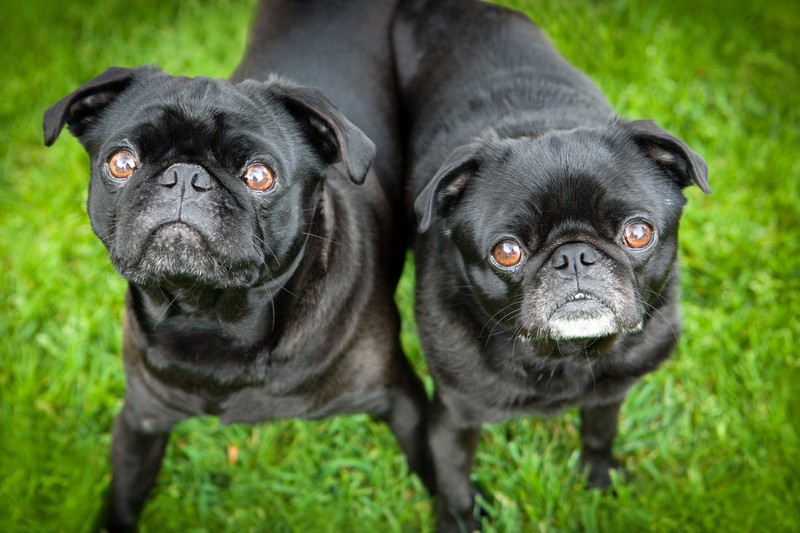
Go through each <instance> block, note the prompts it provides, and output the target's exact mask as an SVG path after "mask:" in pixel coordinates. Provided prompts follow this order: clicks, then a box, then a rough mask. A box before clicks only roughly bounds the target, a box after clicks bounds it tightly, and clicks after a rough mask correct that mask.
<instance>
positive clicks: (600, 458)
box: [581, 454, 621, 490]
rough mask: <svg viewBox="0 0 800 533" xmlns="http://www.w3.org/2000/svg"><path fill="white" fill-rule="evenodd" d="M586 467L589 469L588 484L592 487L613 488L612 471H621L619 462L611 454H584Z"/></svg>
mask: <svg viewBox="0 0 800 533" xmlns="http://www.w3.org/2000/svg"><path fill="white" fill-rule="evenodd" d="M581 463H582V464H583V467H584V469H586V468H588V469H589V477H588V479H587V485H588V486H589V487H591V488H595V489H601V490H608V489H609V488H611V471H612V470H613V471H615V472H621V469H620V465H619V462H617V460H616V459H614V458H613V457H611V456H610V455H593V454H584V455H583V457H582V458H581Z"/></svg>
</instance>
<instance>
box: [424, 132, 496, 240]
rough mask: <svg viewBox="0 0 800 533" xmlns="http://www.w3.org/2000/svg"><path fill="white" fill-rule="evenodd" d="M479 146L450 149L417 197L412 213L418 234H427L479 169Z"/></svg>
mask: <svg viewBox="0 0 800 533" xmlns="http://www.w3.org/2000/svg"><path fill="white" fill-rule="evenodd" d="M480 146H481V145H480V144H479V143H477V142H476V143H472V144H465V145H462V146H459V147H458V148H456V149H455V150H453V151H452V152H451V153H450V155H449V156H448V157H447V159H446V160H445V162H444V163H443V164H442V166H441V167H439V171H438V172H436V175H434V176H433V178H432V179H431V181H429V182H428V184H427V185H426V186H425V188H424V189H422V191H421V192H420V193H419V194H418V195H417V199H416V200H415V201H414V211H416V213H417V220H418V221H419V232H420V233H424V232H425V231H427V230H428V228H430V226H431V224H432V222H433V218H434V217H435V216H441V215H443V214H445V213H447V211H448V210H450V209H451V208H452V207H453V204H454V203H455V202H456V201H458V199H459V198H460V197H461V195H462V194H463V192H464V190H465V189H466V188H467V185H468V183H469V180H470V177H471V175H472V173H473V172H475V171H476V170H478V168H479V167H480V155H479V151H480Z"/></svg>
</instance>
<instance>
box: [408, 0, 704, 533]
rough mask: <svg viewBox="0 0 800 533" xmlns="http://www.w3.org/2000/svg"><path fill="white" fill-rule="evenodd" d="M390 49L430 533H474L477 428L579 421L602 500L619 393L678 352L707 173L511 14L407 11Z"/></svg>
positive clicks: (418, 1)
mask: <svg viewBox="0 0 800 533" xmlns="http://www.w3.org/2000/svg"><path fill="white" fill-rule="evenodd" d="M393 42H394V51H395V56H396V58H395V59H396V62H397V67H398V76H399V84H400V93H401V99H402V101H403V105H404V106H405V109H406V112H407V114H408V119H409V121H410V124H409V138H410V143H409V159H408V163H409V168H410V178H409V180H410V183H409V187H408V198H407V202H408V204H409V210H410V207H411V204H413V208H414V210H415V211H416V215H417V217H418V220H419V230H420V232H421V234H420V235H418V236H417V238H416V241H415V243H414V254H415V261H416V279H417V287H416V318H417V326H418V329H419V335H420V340H421V343H422V347H423V351H424V353H425V356H426V358H427V360H428V364H429V367H430V371H431V373H432V375H433V377H434V379H435V382H436V395H435V399H434V405H433V407H432V413H431V415H430V419H431V426H430V444H431V448H432V452H433V457H434V464H435V470H436V477H437V487H438V496H439V501H438V504H437V510H438V513H439V518H438V525H439V531H458V530H459V529H460V528H466V529H467V530H472V529H477V528H478V527H479V521H478V519H477V518H476V517H475V516H474V515H473V503H474V502H473V500H474V497H473V490H472V487H471V486H470V481H469V476H470V469H471V466H472V462H473V456H474V454H475V448H476V446H477V443H478V436H479V431H480V428H481V424H483V423H487V422H499V421H502V420H505V419H508V418H510V417H515V416H519V415H525V414H529V413H531V412H534V411H538V412H545V413H551V412H555V411H557V410H559V409H561V408H564V407H567V406H572V405H577V406H579V407H580V416H581V424H582V425H581V440H582V444H583V461H584V464H586V465H587V466H588V469H589V481H590V483H591V484H593V485H597V486H601V487H604V486H608V485H609V484H610V476H609V469H612V468H614V467H616V466H617V463H616V462H615V460H614V458H613V457H612V441H613V439H614V436H615V434H616V431H617V417H618V414H619V409H620V405H621V404H622V402H623V400H624V398H625V395H626V391H627V390H628V389H629V388H630V387H631V386H632V385H633V384H634V383H635V382H636V381H637V380H638V379H639V378H641V377H642V376H643V375H645V374H647V373H648V372H651V371H652V370H654V369H655V368H656V367H657V366H658V365H659V363H661V362H662V361H663V360H664V359H665V358H667V357H668V356H669V355H670V352H672V350H673V348H674V347H675V345H676V342H677V337H678V331H679V329H680V325H679V321H678V289H679V277H678V276H679V272H678V264H677V261H676V256H677V251H678V220H679V218H680V216H681V211H682V208H683V206H684V204H685V202H686V198H685V197H684V195H683V193H682V189H683V188H684V187H687V186H689V185H692V184H695V185H698V186H699V187H700V188H701V189H702V190H703V191H704V192H706V193H709V192H710V189H709V185H708V178H707V171H708V170H707V166H706V164H705V162H704V161H703V160H702V159H701V158H700V157H699V156H698V155H697V154H696V153H694V152H693V151H692V150H691V149H689V147H688V146H687V145H686V144H684V143H683V142H682V141H681V140H679V139H678V138H676V137H674V136H672V135H670V134H669V133H667V132H666V131H664V130H662V129H661V128H660V127H658V126H657V125H656V124H654V123H653V122H651V121H633V122H627V121H624V120H621V119H619V118H617V117H616V116H615V115H614V113H613V111H612V109H611V107H610V106H609V104H608V103H607V101H606V99H605V97H604V96H603V95H602V94H601V93H600V91H599V90H598V89H597V88H596V87H595V86H594V85H593V84H592V82H591V81H590V80H589V79H588V78H587V77H586V76H585V75H584V74H582V73H581V72H579V71H577V70H576V69H574V68H573V67H571V66H570V65H569V64H568V63H567V62H566V61H565V60H564V59H563V58H562V57H561V56H560V55H559V54H558V53H557V52H556V50H555V49H554V48H553V47H552V46H551V44H550V43H549V41H548V40H547V39H546V37H545V36H544V35H543V33H542V32H541V30H540V29H539V28H538V27H536V26H535V25H534V24H532V23H531V22H530V21H529V20H528V19H527V18H526V17H525V16H523V15H521V14H519V13H516V12H513V11H510V10H508V9H504V8H501V7H497V6H491V5H488V4H484V3H481V2H477V1H463V0H459V1H453V0H441V1H425V0H407V1H403V2H401V7H400V9H399V12H398V16H397V18H396V21H395V24H394V29H393ZM412 216H413V213H412Z"/></svg>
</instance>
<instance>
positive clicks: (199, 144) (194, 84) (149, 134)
mask: <svg viewBox="0 0 800 533" xmlns="http://www.w3.org/2000/svg"><path fill="white" fill-rule="evenodd" d="M274 107H275V106H272V107H271V106H269V105H268V104H267V103H266V102H265V101H263V100H261V101H259V100H258V99H257V98H255V97H254V96H253V95H251V94H248V93H245V92H244V91H242V90H241V89H240V88H239V87H237V86H236V85H233V84H232V83H230V82H228V81H225V80H217V79H209V78H182V77H165V78H161V79H155V80H144V81H141V82H137V85H135V86H133V87H131V89H130V90H128V91H126V92H125V94H124V95H123V98H120V99H119V100H118V101H116V102H114V107H113V109H112V110H111V111H110V113H109V116H108V117H107V119H106V120H107V127H108V129H107V131H114V130H115V129H117V128H118V130H117V131H115V132H114V133H116V135H117V136H121V137H124V138H125V139H127V140H129V141H130V142H132V143H134V144H135V145H136V146H137V147H140V148H141V149H142V151H143V152H145V153H144V154H143V156H145V157H146V156H148V155H149V156H150V157H154V158H155V157H166V155H167V153H169V155H170V156H174V155H175V154H181V155H184V156H186V157H190V158H193V159H202V158H203V157H207V156H218V158H222V157H225V158H226V159H228V160H231V161H232V160H239V159H246V158H247V156H248V154H250V153H252V152H254V151H263V150H264V147H265V146H272V147H273V148H275V149H277V147H279V146H281V145H284V144H286V142H287V141H288V140H289V137H290V134H289V132H288V131H287V130H286V128H285V127H282V126H281V124H282V121H281V111H282V110H281V109H274Z"/></svg>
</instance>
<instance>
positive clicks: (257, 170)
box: [242, 163, 275, 191]
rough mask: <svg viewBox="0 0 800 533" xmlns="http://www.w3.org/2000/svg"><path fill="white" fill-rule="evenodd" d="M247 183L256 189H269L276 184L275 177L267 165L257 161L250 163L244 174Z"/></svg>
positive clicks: (243, 177)
mask: <svg viewBox="0 0 800 533" xmlns="http://www.w3.org/2000/svg"><path fill="white" fill-rule="evenodd" d="M242 179H243V180H244V183H245V185H247V186H248V187H250V188H251V189H253V190H254V191H267V190H269V189H271V188H272V186H273V185H274V184H275V177H274V176H273V174H272V171H271V170H270V169H269V167H267V166H266V165H262V164H261V163H256V164H255V165H250V166H249V167H247V170H245V171H244V175H243V176H242Z"/></svg>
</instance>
